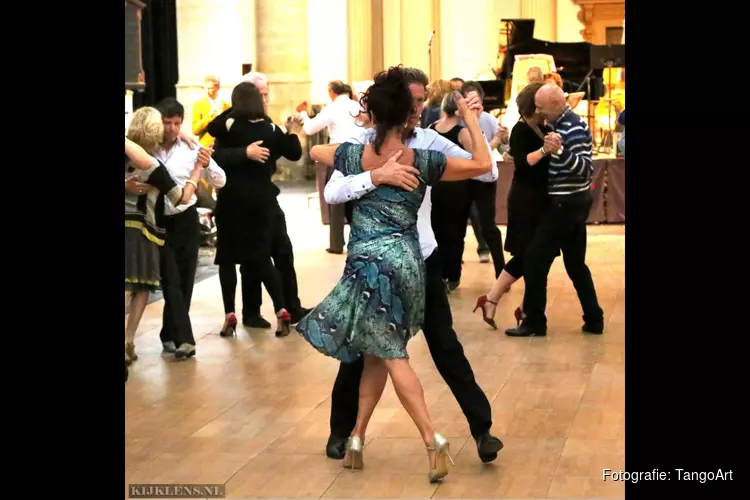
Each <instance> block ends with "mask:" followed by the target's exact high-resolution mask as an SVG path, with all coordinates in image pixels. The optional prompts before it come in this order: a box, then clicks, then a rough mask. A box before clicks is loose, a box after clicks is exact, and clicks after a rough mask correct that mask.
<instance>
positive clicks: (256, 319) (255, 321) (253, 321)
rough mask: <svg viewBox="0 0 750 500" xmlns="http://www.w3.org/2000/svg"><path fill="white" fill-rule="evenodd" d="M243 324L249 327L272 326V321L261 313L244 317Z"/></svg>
mask: <svg viewBox="0 0 750 500" xmlns="http://www.w3.org/2000/svg"><path fill="white" fill-rule="evenodd" d="M242 324H243V325H245V326H247V327H249V328H271V323H269V322H268V321H266V320H265V319H263V316H261V315H260V314H258V315H257V316H250V317H247V318H244V317H243V318H242Z"/></svg>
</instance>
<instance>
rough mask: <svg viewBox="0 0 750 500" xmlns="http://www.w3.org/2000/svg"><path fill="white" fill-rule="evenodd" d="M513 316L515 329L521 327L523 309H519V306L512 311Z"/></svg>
mask: <svg viewBox="0 0 750 500" xmlns="http://www.w3.org/2000/svg"><path fill="white" fill-rule="evenodd" d="M513 316H515V317H516V327H519V326H521V321H523V309H521V306H518V307H516V310H515V311H513Z"/></svg>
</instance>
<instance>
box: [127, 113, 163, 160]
mask: <svg viewBox="0 0 750 500" xmlns="http://www.w3.org/2000/svg"><path fill="white" fill-rule="evenodd" d="M127 137H128V139H130V140H131V141H133V142H134V143H136V144H138V145H139V146H140V147H142V148H143V149H145V150H146V152H148V153H151V152H153V151H154V150H155V149H156V148H157V147H158V146H159V145H160V144H161V143H162V142H164V123H163V122H162V121H161V113H159V110H157V109H156V108H151V107H148V106H145V107H143V108H138V109H137V110H136V111H135V113H133V117H132V118H131V119H130V126H128V132H127Z"/></svg>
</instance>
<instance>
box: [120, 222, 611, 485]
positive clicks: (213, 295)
mask: <svg viewBox="0 0 750 500" xmlns="http://www.w3.org/2000/svg"><path fill="white" fill-rule="evenodd" d="M307 217H310V221H312V222H309V223H308V222H305V221H304V220H303V221H297V226H295V227H296V229H295V228H294V227H292V226H294V224H291V223H290V234H292V239H293V241H294V244H295V255H296V267H297V272H298V277H299V282H300V294H301V298H302V299H303V304H305V305H308V306H312V305H314V304H315V303H316V302H317V301H318V300H319V299H320V298H322V297H324V296H325V294H327V293H328V291H329V290H330V289H331V287H332V286H333V285H334V284H335V282H336V281H337V280H338V278H339V276H340V272H341V270H342V269H343V263H344V257H343V256H334V255H329V254H327V253H326V252H325V251H323V249H324V248H325V247H326V243H327V228H324V227H322V226H320V223H319V222H317V225H315V224H314V223H313V222H314V221H315V216H307ZM317 220H318V221H319V219H317ZM501 230H502V231H503V233H504V232H505V228H504V227H501ZM624 233H625V228H624V226H590V227H589V246H588V263H589V266H590V268H591V271H592V273H593V275H594V280H595V283H596V286H597V292H598V295H599V299H600V302H601V305H602V308H603V309H604V311H605V317H606V332H605V334H604V335H602V336H592V335H583V334H582V333H581V331H580V327H581V324H582V320H581V311H580V305H579V303H578V300H577V297H576V294H575V290H574V289H573V287H572V285H571V283H570V282H569V280H568V279H567V276H566V274H565V271H564V268H563V265H562V261H561V260H560V259H558V260H557V261H556V262H555V264H554V266H553V268H552V271H551V273H550V278H549V289H548V318H549V333H548V335H547V337H546V338H538V339H513V338H508V337H506V336H505V335H504V334H503V333H502V329H504V328H506V327H508V326H512V322H513V314H512V312H513V310H514V309H515V307H516V306H517V305H518V304H519V303H520V301H521V299H522V297H523V283H522V282H520V283H517V284H516V285H515V286H514V287H513V289H512V291H511V292H510V293H509V294H507V295H506V296H505V297H504V298H503V300H502V301H501V305H500V308H499V310H498V314H497V320H498V323H499V327H500V328H501V330H500V331H497V332H495V331H492V330H490V329H489V327H487V326H486V325H485V324H484V323H483V322H482V321H481V319H480V316H479V314H478V313H477V314H476V315H475V314H472V313H471V310H472V307H473V304H474V301H475V300H476V297H477V296H478V295H480V294H482V293H484V292H485V291H486V290H487V289H488V287H489V286H490V285H491V283H492V267H491V264H480V263H479V262H478V258H477V256H476V253H475V251H474V249H475V248H476V243H475V240H474V239H473V235H472V232H471V230H469V231H467V245H466V248H467V251H466V254H465V261H466V264H465V266H464V277H463V281H462V283H461V287H460V288H459V289H458V290H457V291H456V292H454V293H453V294H451V296H450V301H451V304H452V309H453V317H454V327H455V330H456V331H457V332H458V335H459V337H460V338H461V341H462V342H463V345H464V349H465V351H466V354H467V356H468V358H469V360H470V361H471V363H472V366H473V368H474V372H475V374H476V377H477V379H478V382H479V384H480V385H481V387H482V388H483V390H484V391H485V393H486V394H487V397H488V398H489V400H490V401H491V404H492V409H493V421H494V426H493V433H494V434H495V435H497V436H499V437H500V438H501V439H502V440H503V441H504V443H505V448H504V449H503V450H502V451H501V452H500V455H499V457H498V459H497V461H496V462H495V463H493V464H491V465H483V464H482V463H481V462H480V461H479V459H478V457H477V453H476V447H475V445H474V442H473V440H472V439H471V437H470V434H469V428H468V425H467V423H466V420H465V418H464V416H463V414H462V413H461V411H460V409H459V407H458V404H457V403H456V401H455V399H454V398H453V396H452V394H451V392H450V391H449V389H448V387H447V386H446V385H445V383H444V382H443V380H442V379H441V377H440V375H439V374H438V373H437V371H436V370H435V367H434V365H433V363H432V360H431V358H430V355H429V352H428V350H427V348H426V344H425V342H424V339H423V337H422V336H421V335H420V336H418V337H417V338H415V339H414V340H413V341H412V342H411V344H410V346H409V352H410V355H411V356H412V363H413V366H414V367H415V369H416V371H417V372H418V374H419V377H420V379H421V381H422V383H423V385H424V389H425V393H426V398H427V402H428V405H429V410H430V413H431V416H432V418H433V421H434V422H435V423H436V427H437V429H438V430H439V431H440V432H442V433H443V434H445V435H446V436H447V437H449V438H450V441H451V445H452V449H453V455H454V459H455V460H456V466H455V467H454V468H452V470H451V474H450V475H448V477H447V478H446V479H445V480H444V482H443V483H442V484H440V485H431V484H429V482H428V481H427V468H428V463H427V458H426V452H425V451H424V447H423V444H422V443H421V440H420V439H419V435H418V433H417V431H416V428H415V427H414V425H413V424H412V422H411V420H410V419H409V416H408V415H407V414H406V412H405V411H404V410H403V408H402V407H401V405H400V403H399V401H398V399H397V397H396V395H395V393H394V391H393V389H392V387H391V385H390V384H388V386H387V389H386V393H385V394H384V397H383V399H382V400H381V402H380V405H379V406H378V408H377V410H376V411H375V414H374V416H373V421H372V423H371V426H370V429H369V432H368V436H367V439H368V442H367V444H366V447H365V464H366V467H365V469H364V470H361V471H356V472H352V471H349V470H342V468H341V465H340V462H337V461H333V460H330V459H328V458H326V457H325V454H324V447H325V443H326V439H327V437H328V418H329V409H330V397H329V396H330V391H331V387H332V384H333V380H334V377H335V374H336V369H337V364H336V363H335V362H334V361H333V360H331V359H328V358H326V357H324V356H323V355H321V354H318V353H317V352H315V351H314V350H313V349H312V348H311V347H310V346H308V345H307V344H306V343H305V342H304V341H303V340H302V339H301V338H300V337H299V336H298V335H296V334H292V335H290V336H289V337H287V338H285V339H277V338H275V337H274V335H273V331H272V330H245V329H242V328H240V329H239V330H238V336H237V338H235V339H231V340H227V339H224V338H221V337H219V336H218V330H219V328H220V326H221V322H222V319H223V308H222V304H221V294H220V288H219V282H218V277H213V278H210V279H208V280H205V281H203V282H201V283H199V284H198V285H197V286H196V288H195V292H194V296H193V306H192V318H193V325H194V329H195V332H196V338H197V342H198V343H197V352H198V354H197V357H196V358H195V359H192V360H188V361H184V362H176V361H175V360H174V358H172V357H168V356H164V355H162V354H161V345H160V342H159V336H158V332H159V328H160V324H161V310H162V304H163V302H157V303H154V304H152V305H150V306H149V307H148V309H147V311H146V314H145V315H144V318H143V321H142V323H141V328H140V330H139V334H138V338H137V341H136V349H137V352H138V353H139V355H140V359H139V360H138V361H137V362H136V363H135V365H134V366H133V367H132V368H131V376H130V381H129V382H128V383H127V385H126V388H125V398H126V418H125V440H126V471H125V473H126V483H132V484H144V483H150V484H156V483H162V484H163V483H194V484H195V483H225V484H226V488H227V497H228V498H267V497H276V498H623V497H624V484H623V483H613V482H611V481H608V482H604V481H602V470H603V469H605V468H609V469H612V470H615V471H618V470H621V469H624V465H625V464H624V462H625V458H624V457H625V455H624V438H625V435H624V427H625V425H624V407H625V380H624V379H625V375H624V329H625V324H624V322H625V296H624V295H625V294H624V292H625V277H624V268H625V265H624V254H625V241H624V240H625V238H624ZM239 295H240V294H239V293H238V311H239V310H241V309H240V307H241V305H240V301H239V299H240V297H239ZM263 314H264V316H265V317H266V318H269V319H270V318H272V317H273V314H272V307H271V301H270V299H269V298H268V297H267V296H265V297H264V305H263ZM126 491H127V485H126Z"/></svg>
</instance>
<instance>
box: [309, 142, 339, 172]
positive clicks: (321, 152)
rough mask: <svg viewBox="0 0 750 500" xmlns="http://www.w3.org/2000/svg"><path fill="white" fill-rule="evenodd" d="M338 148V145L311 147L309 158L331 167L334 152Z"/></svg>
mask: <svg viewBox="0 0 750 500" xmlns="http://www.w3.org/2000/svg"><path fill="white" fill-rule="evenodd" d="M338 148H339V145H338V144H325V145H320V146H313V147H312V149H310V158H312V160H313V161H316V162H318V163H322V164H323V165H328V166H330V167H332V166H333V157H334V156H335V155H336V150H337V149H338Z"/></svg>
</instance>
